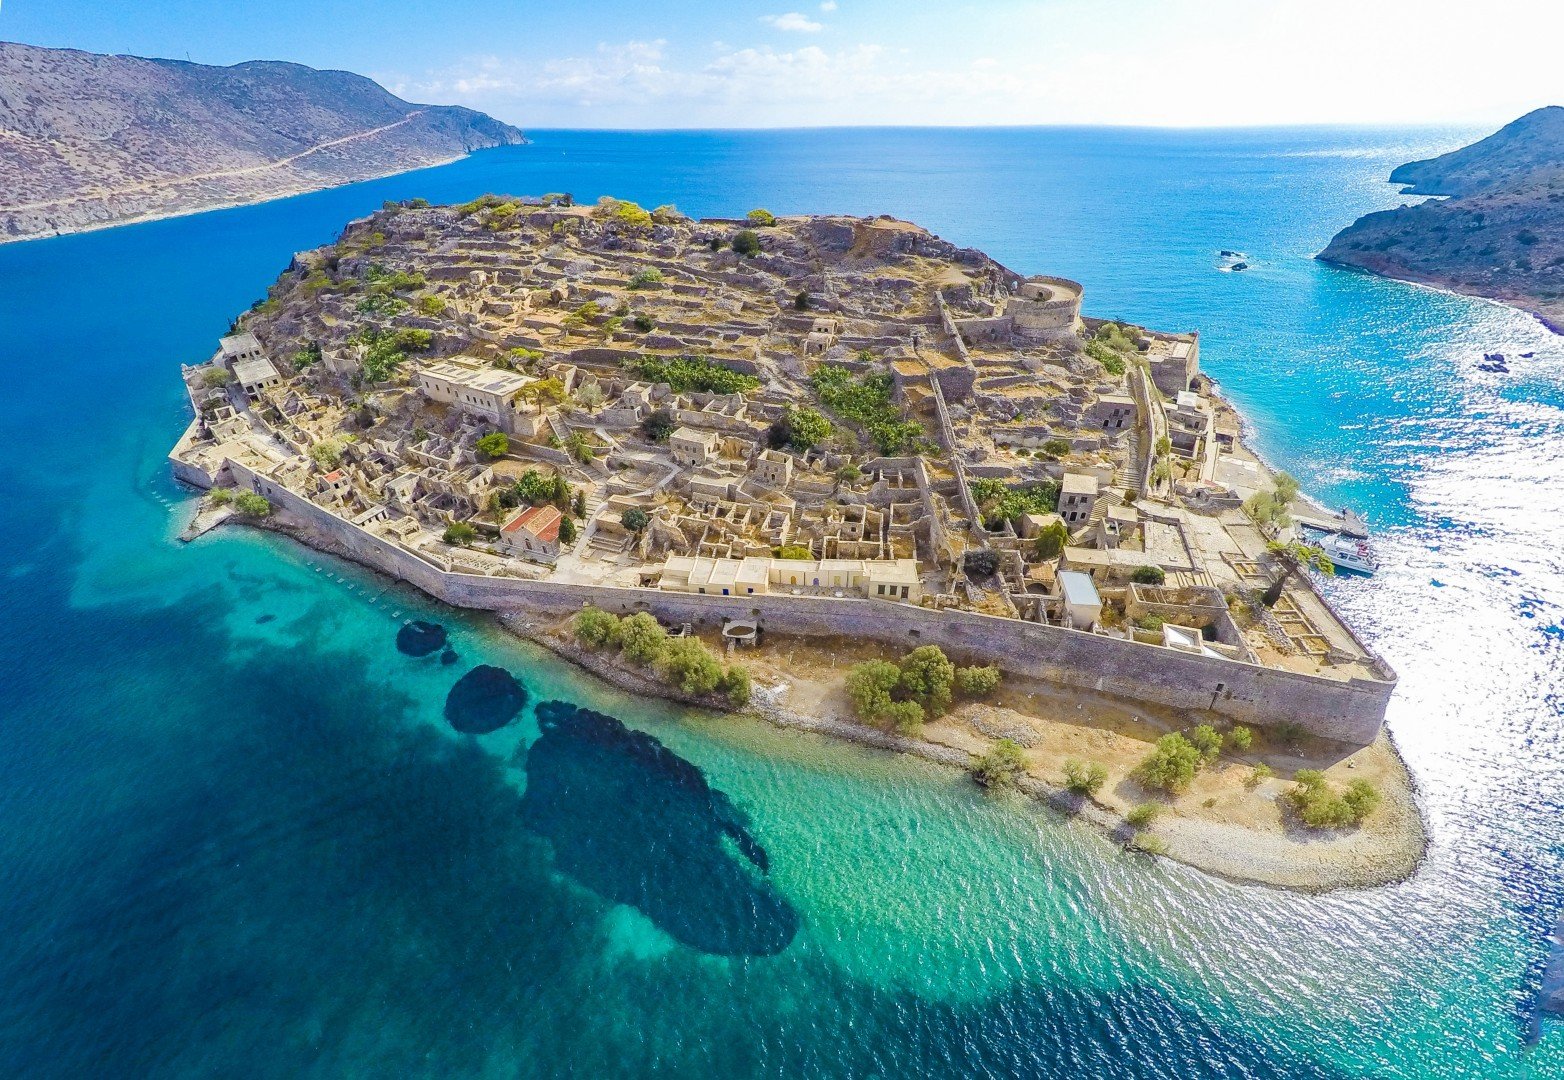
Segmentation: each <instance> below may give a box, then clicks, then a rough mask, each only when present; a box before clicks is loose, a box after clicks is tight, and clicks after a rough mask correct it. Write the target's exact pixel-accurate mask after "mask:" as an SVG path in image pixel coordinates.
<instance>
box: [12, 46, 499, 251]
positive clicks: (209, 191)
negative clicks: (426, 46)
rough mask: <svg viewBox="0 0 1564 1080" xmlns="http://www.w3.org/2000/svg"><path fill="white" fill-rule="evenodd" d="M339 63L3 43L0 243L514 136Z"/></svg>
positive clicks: (290, 186) (298, 187)
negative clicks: (322, 65) (224, 62)
mask: <svg viewBox="0 0 1564 1080" xmlns="http://www.w3.org/2000/svg"><path fill="white" fill-rule="evenodd" d="M524 141H525V139H524V138H523V136H522V134H521V132H519V131H517V130H516V129H515V128H513V127H511V126H509V125H508V124H502V123H500V122H499V121H497V120H495V119H493V118H492V117H489V116H485V115H484V114H483V113H479V112H474V111H472V110H471V109H463V108H457V107H454V106H434V105H412V104H409V103H408V102H405V101H403V100H402V99H401V98H398V97H396V96H395V95H393V94H391V93H389V92H387V91H386V90H385V89H384V88H383V87H381V86H379V85H378V84H376V83H375V82H373V81H372V80H370V79H366V78H364V77H363V76H361V75H354V74H352V73H350V72H345V71H317V70H315V69H313V68H308V67H303V66H301V65H299V64H287V63H279V62H273V61H254V62H251V63H246V64H238V65H235V66H234V67H226V68H224V67H208V66H206V65H203V64H191V63H185V62H183V61H176V60H147V59H141V58H139V57H132V56H102V55H98V54H95V53H84V52H76V51H74V50H69V49H42V48H36V47H33V46H29V45H18V44H13V43H10V42H0V241H3V240H17V239H23V238H26V237H31V236H39V235H47V234H50V233H54V232H70V231H76V230H80V229H90V228H97V227H101V226H105V225H113V224H119V223H122V222H126V221H134V220H137V219H141V218H150V217H164V216H170V215H174V214H183V213H191V212H194V211H197V210H206V209H211V208H213V207H218V206H226V205H231V204H234V203H242V202H253V201H257V200H261V199H272V198H277V197H280V196H283V195H293V194H298V193H299V192H302V191H310V190H314V189H316V188H322V187H329V186H331V185H333V184H342V183H348V182H350V181H354V180H365V179H370V178H372V177H377V176H385V175H389V174H391V173H395V172H401V171H404V170H407V169H415V168H420V167H423V166H428V165H435V164H439V163H441V162H445V161H450V160H452V159H454V158H458V157H461V156H462V155H463V154H466V153H468V152H469V151H472V150H477V149H481V148H484V147H489V146H502V145H509V144H514V143H520V142H524Z"/></svg>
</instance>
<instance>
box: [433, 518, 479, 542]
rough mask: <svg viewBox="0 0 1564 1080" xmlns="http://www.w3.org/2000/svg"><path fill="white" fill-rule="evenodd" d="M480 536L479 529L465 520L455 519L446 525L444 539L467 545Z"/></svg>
mask: <svg viewBox="0 0 1564 1080" xmlns="http://www.w3.org/2000/svg"><path fill="white" fill-rule="evenodd" d="M477 538H478V530H477V529H475V528H473V527H472V526H471V525H469V524H468V523H467V522H465V521H453V522H451V524H449V525H447V526H446V527H445V533H444V535H443V536H442V539H443V540H444V541H445V542H446V543H447V544H456V545H459V546H460V545H466V544H470V543H472V542H473V541H474V540H476V539H477Z"/></svg>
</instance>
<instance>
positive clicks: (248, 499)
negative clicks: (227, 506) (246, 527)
mask: <svg viewBox="0 0 1564 1080" xmlns="http://www.w3.org/2000/svg"><path fill="white" fill-rule="evenodd" d="M234 509H235V510H237V511H239V513H241V514H243V515H244V516H245V517H252V518H263V517H265V516H266V515H267V514H270V513H271V512H272V504H271V503H269V502H267V501H266V496H264V495H257V494H256V493H255V492H253V491H243V492H240V493H239V494H238V495H236V496H234Z"/></svg>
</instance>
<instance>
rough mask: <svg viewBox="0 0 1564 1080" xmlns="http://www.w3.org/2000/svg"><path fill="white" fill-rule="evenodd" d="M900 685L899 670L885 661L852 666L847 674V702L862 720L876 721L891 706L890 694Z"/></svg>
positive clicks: (866, 662)
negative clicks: (850, 703)
mask: <svg viewBox="0 0 1564 1080" xmlns="http://www.w3.org/2000/svg"><path fill="white" fill-rule="evenodd" d="M900 683H901V669H900V668H899V667H897V666H896V665H895V664H892V663H890V662H889V661H886V660H866V661H864V662H863V663H861V664H854V665H853V667H852V670H850V671H849V672H848V673H847V700H849V701H850V702H852V705H853V711H854V712H855V713H857V714H858V716H859V717H860V718H861V719H864V720H877V719H879V717H880V714H881V713H882V712H884V711H885V710H886V709H887V708H889V707H890V705H891V694H892V693H894V692H895V690H896V688H897V686H899V685H900Z"/></svg>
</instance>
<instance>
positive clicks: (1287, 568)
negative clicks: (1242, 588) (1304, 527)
mask: <svg viewBox="0 0 1564 1080" xmlns="http://www.w3.org/2000/svg"><path fill="white" fill-rule="evenodd" d="M1265 550H1266V551H1268V552H1270V555H1271V558H1273V559H1275V560H1276V564H1277V565H1278V566H1280V567H1281V568H1282V572H1281V573H1280V574H1278V575H1277V577H1276V580H1275V581H1273V582H1271V584H1270V585H1269V586H1268V587H1267V588H1266V590H1265V592H1264V593H1262V594H1261V596H1260V602H1261V603H1262V604H1264V605H1265V606H1266V607H1275V606H1276V602H1277V601H1278V600H1280V599H1281V598H1282V593H1283V592H1284V591H1285V590H1286V588H1287V583H1288V582H1289V581H1291V580H1292V579H1293V578H1294V577H1295V576H1297V575H1298V574H1300V573H1302V571H1303V569H1304V567H1307V566H1312V567H1313V568H1314V569H1316V570H1318V571H1319V572H1320V573H1322V574H1327V575H1329V574H1334V573H1335V572H1336V564H1335V563H1333V562H1331V561H1330V556H1328V555H1326V554H1325V552H1323V551H1321V550H1320V549H1319V548H1317V547H1311V546H1310V545H1308V544H1300V543H1298V542H1297V541H1296V540H1293V541H1289V542H1285V543H1284V542H1281V541H1277V540H1273V541H1271V542H1270V543H1269V544H1267V545H1265Z"/></svg>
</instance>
